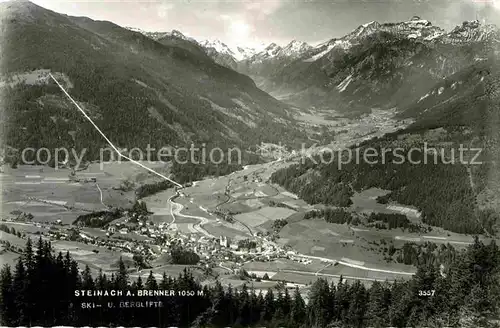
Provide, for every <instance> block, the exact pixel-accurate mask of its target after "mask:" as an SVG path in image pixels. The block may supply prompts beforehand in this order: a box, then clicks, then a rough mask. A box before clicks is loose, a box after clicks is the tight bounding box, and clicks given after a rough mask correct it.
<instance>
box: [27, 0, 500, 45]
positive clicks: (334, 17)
mask: <svg viewBox="0 0 500 328" xmlns="http://www.w3.org/2000/svg"><path fill="white" fill-rule="evenodd" d="M32 2H34V3H36V4H38V5H40V6H42V7H44V8H47V9H50V10H53V11H56V12H58V13H63V14H67V15H71V16H86V17H89V18H92V19H94V20H106V21H111V22H113V23H115V24H118V25H120V26H123V27H134V28H139V29H141V30H144V31H151V32H168V31H171V30H179V31H180V32H181V33H183V34H185V35H187V36H190V37H193V38H195V39H197V40H215V39H217V40H220V41H222V42H224V43H226V44H227V45H230V46H236V45H238V46H249V47H255V46H260V45H262V44H266V45H267V44H270V43H272V42H274V43H277V44H280V45H285V44H288V43H289V42H290V41H292V40H298V41H305V42H308V43H309V44H312V45H315V44H318V43H320V42H323V41H326V40H329V39H332V38H336V37H341V36H343V35H345V34H347V33H349V32H351V31H352V30H354V29H355V28H357V27H358V26H359V25H362V24H365V23H367V22H370V21H378V22H380V23H383V22H398V21H405V20H408V19H410V18H411V17H412V16H414V15H416V16H420V17H421V18H422V19H427V20H429V21H431V22H432V23H433V24H434V25H436V26H439V27H441V28H444V29H446V30H450V29H452V28H453V27H455V26H457V25H459V24H461V23H462V22H463V21H465V20H473V19H477V18H479V19H485V20H487V21H488V22H489V23H497V22H500V15H499V8H500V5H499V4H500V0H486V1H485V0H434V1H427V0H384V1H377V0H375V1H368V0H355V1H348V0H336V1H321V0H309V1H294V0H272V1H258V2H252V1H245V0H209V1H202V0H196V1H195V0H193V1H191V0H183V1H181V0H179V1H174V0H170V1H165V0H142V1H127V0H102V1H93V0H90V1H67V0H32ZM497 25H498V24H497Z"/></svg>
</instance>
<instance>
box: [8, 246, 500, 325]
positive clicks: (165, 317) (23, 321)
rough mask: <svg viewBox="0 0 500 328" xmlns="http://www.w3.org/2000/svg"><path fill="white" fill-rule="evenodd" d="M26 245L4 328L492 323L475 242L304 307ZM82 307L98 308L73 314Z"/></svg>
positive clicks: (321, 287)
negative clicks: (100, 266) (404, 274)
mask: <svg viewBox="0 0 500 328" xmlns="http://www.w3.org/2000/svg"><path fill="white" fill-rule="evenodd" d="M33 248H34V247H33V246H32V245H31V241H28V243H27V245H26V248H25V251H24V254H23V256H22V257H21V258H20V259H19V261H18V263H17V264H16V266H15V268H10V267H8V266H5V267H3V269H2V271H1V274H0V318H1V322H0V323H1V324H2V325H7V326H28V325H41V326H60V325H69V326H108V325H114V326H122V325H127V326H159V327H171V326H176V327H226V326H231V327H261V326H267V327H278V326H279V327H290V328H297V327H304V328H305V327H317V328H320V327H345V328H347V327H367V326H373V327H386V326H389V325H390V326H394V327H408V326H411V327H444V326H446V327H463V328H478V327H494V324H493V322H494V320H498V318H499V317H498V316H499V308H500V307H499V305H500V303H499V301H500V287H499V284H498V279H499V278H500V251H499V249H498V246H497V245H496V244H494V243H491V244H490V245H484V244H482V243H481V242H480V241H478V239H476V241H475V243H474V244H473V245H470V246H469V247H468V248H467V249H466V250H464V251H462V252H459V253H458V254H455V256H454V258H453V259H452V260H450V264H449V265H448V266H447V267H446V268H445V269H444V271H443V270H441V271H440V269H439V268H437V267H434V266H432V265H425V266H420V267H419V269H418V271H417V274H416V275H415V276H414V277H413V279H411V280H409V281H406V282H403V281H401V282H395V283H393V284H388V283H383V282H375V283H373V285H372V286H371V287H368V288H367V287H365V286H364V285H363V284H362V283H361V282H359V281H356V282H354V283H351V284H349V283H346V282H345V281H340V282H337V283H331V284H329V283H328V282H327V281H325V280H323V279H319V280H318V281H316V282H315V283H314V284H313V285H312V286H311V290H310V292H309V294H308V297H307V303H306V302H305V300H304V298H303V297H302V296H301V294H300V293H299V292H298V290H295V291H293V290H292V291H291V292H290V291H288V289H286V288H284V285H282V286H281V288H276V289H274V290H273V289H270V290H268V291H267V293H266V294H265V295H264V294H263V293H255V291H254V290H253V288H252V287H251V286H250V285H245V286H244V287H243V288H241V289H238V290H236V289H233V288H231V287H229V288H223V287H222V286H221V284H220V283H216V284H215V285H214V286H212V287H207V286H205V287H202V286H201V285H200V284H199V282H197V281H196V280H195V279H194V278H193V276H192V275H191V274H190V272H189V271H185V272H184V273H181V274H180V275H179V276H178V277H168V276H166V275H163V279H161V281H157V280H156V279H155V278H154V276H153V275H152V274H151V273H150V274H149V276H148V277H147V279H146V280H145V281H143V280H142V279H139V280H136V281H133V282H132V283H131V282H130V279H129V273H128V272H127V269H126V267H125V264H124V263H123V261H121V260H120V262H119V269H118V271H117V272H115V273H113V274H112V275H111V276H107V275H106V274H103V273H102V272H100V273H99V275H98V276H96V277H92V275H91V273H90V269H89V268H88V267H86V269H85V270H84V271H82V272H80V271H79V269H78V264H77V263H76V262H75V261H74V260H73V259H72V258H71V256H70V255H69V253H67V254H66V256H63V254H61V253H59V254H58V255H55V254H54V253H53V252H52V251H51V245H50V243H48V242H44V241H42V240H41V239H40V240H39V241H38V243H37V245H36V248H37V250H36V251H34V250H33ZM82 289H83V290H123V291H124V296H122V297H118V296H115V297H104V296H100V297H82V296H80V297H76V296H75V290H82ZM142 289H148V290H156V289H161V290H174V291H175V292H176V293H178V292H181V291H185V292H186V291H189V293H191V292H192V293H193V294H194V296H168V297H133V296H128V297H127V296H126V291H130V292H131V293H137V291H138V290H142ZM125 301H129V302H130V301H136V302H139V301H142V302H147V301H153V302H154V301H162V302H163V303H164V306H163V307H162V308H119V307H118V305H116V307H114V308H108V305H107V304H108V302H113V303H117V304H118V303H119V302H125ZM82 302H84V303H85V302H90V303H95V304H102V307H100V308H98V307H96V308H89V309H83V308H82V306H81V303H82Z"/></svg>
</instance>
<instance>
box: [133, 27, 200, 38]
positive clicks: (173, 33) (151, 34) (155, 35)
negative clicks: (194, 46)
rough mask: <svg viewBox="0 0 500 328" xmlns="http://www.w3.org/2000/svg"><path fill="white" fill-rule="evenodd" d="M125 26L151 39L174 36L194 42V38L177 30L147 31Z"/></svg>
mask: <svg viewBox="0 0 500 328" xmlns="http://www.w3.org/2000/svg"><path fill="white" fill-rule="evenodd" d="M125 28H126V29H127V30H130V31H133V32H138V33H141V34H143V35H145V36H147V37H148V38H151V39H153V40H159V39H161V38H164V37H174V38H179V39H182V40H186V41H191V42H196V40H195V39H193V38H190V37H187V36H185V35H184V34H182V33H181V32H179V31H178V30H172V31H171V32H147V31H144V30H142V29H140V28H136V27H125Z"/></svg>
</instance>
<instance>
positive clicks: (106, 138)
mask: <svg viewBox="0 0 500 328" xmlns="http://www.w3.org/2000/svg"><path fill="white" fill-rule="evenodd" d="M49 75H50V77H51V78H52V80H54V82H56V84H57V85H58V86H59V88H60V89H61V90H62V91H63V92H64V94H65V95H66V96H67V97H68V98H69V99H70V100H71V101H72V102H73V104H75V106H76V108H78V110H79V111H80V112H82V114H83V115H84V116H85V118H86V119H87V120H89V122H90V123H91V124H92V125H93V126H94V128H95V129H96V130H97V131H98V132H99V133H100V134H101V135H102V137H103V138H104V139H105V140H106V141H107V143H108V144H109V145H110V146H111V147H112V148H113V149H114V150H115V151H116V152H117V153H118V155H120V156H121V157H123V158H125V159H127V160H129V161H130V162H132V163H134V164H136V165H139V166H140V167H143V168H145V169H146V170H148V171H149V172H151V173H154V174H156V175H157V176H159V177H161V178H163V179H165V180H167V181H170V182H171V183H173V184H175V185H176V186H178V187H181V188H182V185H181V184H180V183H178V182H175V181H174V180H172V179H170V178H167V177H166V176H164V175H163V174H160V173H158V172H156V171H155V170H153V169H151V168H149V167H147V166H145V165H143V164H141V163H139V162H137V161H134V160H133V159H131V158H129V157H127V156H125V155H123V154H122V153H121V152H120V151H119V150H118V148H116V147H115V145H113V143H112V142H111V141H110V140H109V139H108V137H106V135H105V134H104V133H103V132H102V131H101V129H99V127H98V126H97V125H96V124H95V123H94V121H92V119H91V118H90V117H89V116H88V115H87V113H85V111H84V110H83V109H82V108H81V107H80V105H78V104H77V103H76V101H74V100H73V98H72V97H71V96H70V95H69V93H68V92H67V91H66V90H65V89H64V88H63V86H62V85H61V84H60V83H59V82H58V81H57V80H56V78H55V77H54V76H53V75H52V74H51V73H49Z"/></svg>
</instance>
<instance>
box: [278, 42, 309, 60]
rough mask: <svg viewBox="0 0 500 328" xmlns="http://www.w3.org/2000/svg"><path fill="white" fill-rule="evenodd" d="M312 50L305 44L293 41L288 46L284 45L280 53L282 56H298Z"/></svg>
mask: <svg viewBox="0 0 500 328" xmlns="http://www.w3.org/2000/svg"><path fill="white" fill-rule="evenodd" d="M310 49H312V47H311V46H310V45H309V44H307V43H306V42H301V41H297V40H293V41H292V42H290V43H289V44H288V45H286V46H285V47H284V48H283V49H282V51H281V55H282V56H298V55H301V54H303V53H304V52H306V51H307V50H310Z"/></svg>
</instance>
